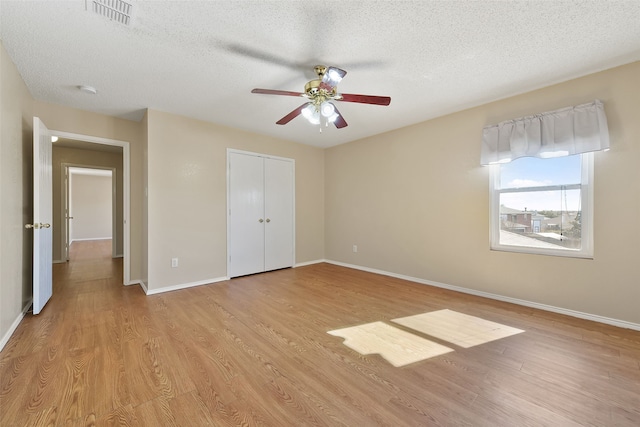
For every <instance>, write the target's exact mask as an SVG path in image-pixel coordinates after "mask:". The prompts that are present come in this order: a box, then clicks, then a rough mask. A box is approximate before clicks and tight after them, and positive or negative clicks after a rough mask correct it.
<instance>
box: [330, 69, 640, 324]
mask: <svg viewBox="0 0 640 427" xmlns="http://www.w3.org/2000/svg"><path fill="white" fill-rule="evenodd" d="M639 76H640V63H638V62H636V63H633V64H630V65H626V66H623V67H619V68H615V69H612V70H608V71H605V72H601V73H598V74H594V75H590V76H586V77H583V78H580V79H576V80H572V81H569V82H565V83H562V84H558V85H554V86H551V87H547V88H544V89H540V90H537V91H534V92H530V93H527V94H523V95H520V96H515V97H512V98H509V99H505V100H502V101H498V102H493V103H490V104H487V105H483V106H480V107H477V108H473V109H469V110H466V111H462V112H459V113H455V114H451V115H447V116H445V117H441V118H438V119H434V120H430V121H427V122H424V123H421V124H418V125H414V126H410V127H407V128H404V129H400V130H397V131H394V132H389V133H386V134H382V135H378V136H374V137H371V138H367V139H364V140H361V141H357V142H353V143H349V144H345V145H341V146H337V147H334V148H331V149H328V150H326V156H325V183H326V184H325V197H326V216H325V220H326V235H325V236H326V240H325V245H326V258H327V259H329V260H334V261H339V262H343V263H348V264H354V265H358V266H363V267H368V268H373V269H378V270H383V271H387V272H391V273H396V274H403V275H407V276H411V277H415V278H419V279H422V280H431V281H436V282H440V283H444V284H447V285H453V286H460V287H464V288H469V289H473V290H477V291H482V292H489V293H493V294H499V295H502V296H506V297H512V298H518V299H522V300H527V301H530V302H536V303H541V304H547V305H551V306H555V307H561V308H564V309H570V310H576V311H579V312H585V313H589V314H593V315H599V316H604V317H609V318H613V319H618V320H623V321H627V322H632V323H635V324H640V309H638V302H639V301H640V286H639V284H640V269H638V266H637V264H638V260H640V221H639V217H638V212H640V119H639V117H640V105H639V103H638V102H639V100H640V84H639ZM595 98H598V99H601V100H602V101H603V102H604V104H605V110H606V113H607V117H608V121H609V128H610V134H611V147H612V148H611V150H610V151H609V152H604V153H596V155H595V213H594V215H595V221H594V228H595V230H594V234H595V236H594V237H595V258H594V259H593V260H585V259H573V258H563V257H552V256H541V255H526V254H517V253H508V252H497V251H490V250H489V216H488V214H489V183H488V178H489V169H488V168H487V167H481V166H480V165H479V161H480V143H481V131H482V128H483V126H485V125H487V124H493V123H497V122H499V121H501V120H505V119H509V118H516V117H520V116H523V115H527V114H533V113H538V112H542V111H548V110H553V109H556V108H560V107H564V106H568V105H575V104H580V103H584V102H588V101H591V100H593V99H595ZM392 107H393V104H392ZM392 107H391V108H392ZM354 244H357V245H358V252H357V253H353V252H352V245H354Z"/></svg>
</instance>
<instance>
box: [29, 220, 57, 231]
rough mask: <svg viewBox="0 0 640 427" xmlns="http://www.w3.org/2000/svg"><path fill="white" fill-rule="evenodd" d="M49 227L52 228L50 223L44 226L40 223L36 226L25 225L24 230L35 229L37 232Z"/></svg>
mask: <svg viewBox="0 0 640 427" xmlns="http://www.w3.org/2000/svg"><path fill="white" fill-rule="evenodd" d="M49 227H51V224H49V223H45V224H43V223H41V222H40V223H35V224H25V225H24V228H33V229H35V230H38V229H40V228H49Z"/></svg>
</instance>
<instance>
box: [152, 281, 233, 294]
mask: <svg viewBox="0 0 640 427" xmlns="http://www.w3.org/2000/svg"><path fill="white" fill-rule="evenodd" d="M225 280H229V278H228V277H218V278H215V279H207V280H199V281H197V282H191V283H181V284H179V285H171V286H165V287H163V288H158V289H151V290H149V288H148V287H147V286H146V285H143V284H142V283H141V284H140V286H142V289H144V291H145V293H146V294H147V295H155V294H161V293H164V292H171V291H177V290H180V289H186V288H193V287H195V286H202V285H209V284H212V283H217V282H224V281H225Z"/></svg>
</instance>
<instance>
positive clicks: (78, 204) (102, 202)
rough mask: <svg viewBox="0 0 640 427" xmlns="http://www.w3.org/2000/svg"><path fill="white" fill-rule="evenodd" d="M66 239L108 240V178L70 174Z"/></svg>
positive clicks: (110, 208) (109, 183)
mask: <svg viewBox="0 0 640 427" xmlns="http://www.w3.org/2000/svg"><path fill="white" fill-rule="evenodd" d="M69 196H70V198H69V208H70V210H69V212H70V213H71V215H73V222H72V224H71V226H70V230H69V231H70V233H69V238H70V240H71V241H72V242H73V241H76V240H97V239H111V238H112V234H113V233H112V228H113V222H112V220H113V215H112V200H111V199H112V198H113V187H112V182H111V176H103V175H85V174H79V173H74V174H71V176H70V179H69Z"/></svg>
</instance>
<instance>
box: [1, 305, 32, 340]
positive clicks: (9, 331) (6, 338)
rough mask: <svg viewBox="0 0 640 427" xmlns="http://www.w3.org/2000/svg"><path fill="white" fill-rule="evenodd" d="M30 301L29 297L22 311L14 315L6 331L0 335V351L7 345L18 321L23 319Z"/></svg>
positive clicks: (18, 323)
mask: <svg viewBox="0 0 640 427" xmlns="http://www.w3.org/2000/svg"><path fill="white" fill-rule="evenodd" d="M32 303H33V299H30V300H29V302H28V303H27V305H25V306H24V308H23V309H22V312H21V313H20V314H18V317H16V319H15V320H14V321H13V323H12V324H11V326H10V327H9V330H8V331H7V333H6V334H4V336H3V337H2V340H0V351H2V349H3V348H4V346H5V345H7V343H8V342H9V339H10V338H11V335H13V333H14V332H15V331H16V329H18V325H20V322H22V319H24V316H25V315H26V314H27V311H29V307H31V304H32Z"/></svg>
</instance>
